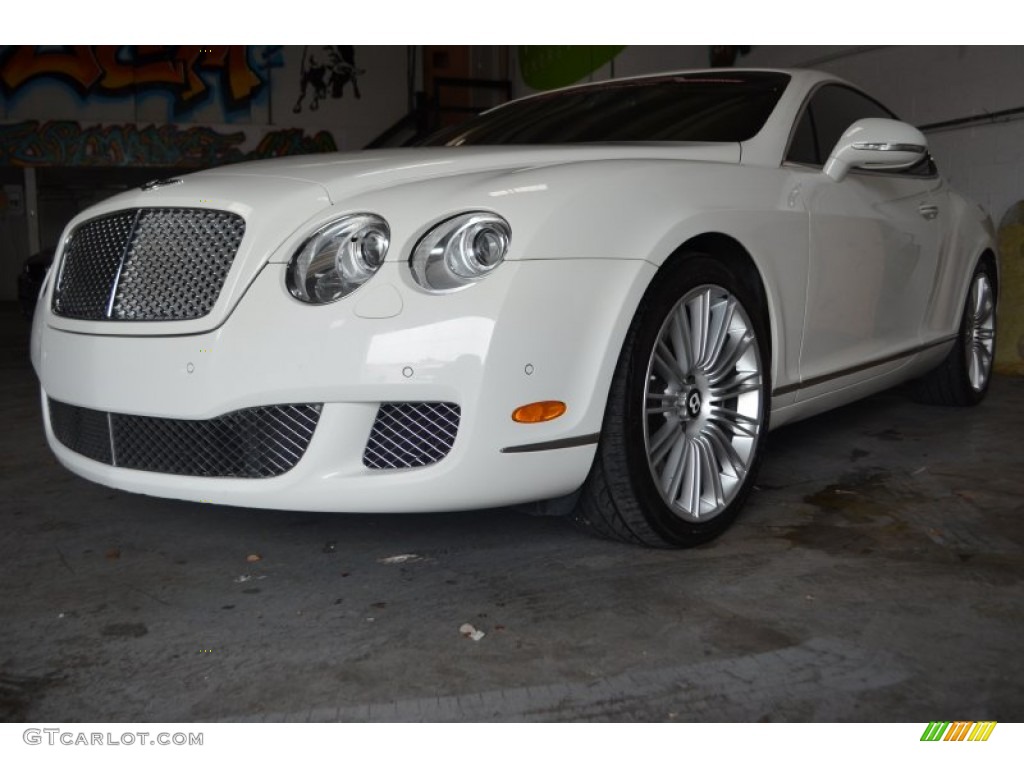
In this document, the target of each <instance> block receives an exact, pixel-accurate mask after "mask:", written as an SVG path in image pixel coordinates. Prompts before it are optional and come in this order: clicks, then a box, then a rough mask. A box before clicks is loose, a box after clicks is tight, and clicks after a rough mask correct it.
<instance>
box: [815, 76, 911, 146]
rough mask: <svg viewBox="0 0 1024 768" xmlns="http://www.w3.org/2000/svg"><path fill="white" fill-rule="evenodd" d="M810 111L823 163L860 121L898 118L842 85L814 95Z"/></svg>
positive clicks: (828, 86) (821, 90) (829, 87)
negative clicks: (841, 139) (870, 118)
mask: <svg viewBox="0 0 1024 768" xmlns="http://www.w3.org/2000/svg"><path fill="white" fill-rule="evenodd" d="M810 111H811V113H812V115H813V119H814V127H815V129H816V132H817V136H818V147H819V148H820V150H821V161H824V160H825V159H826V158H828V156H829V155H830V154H831V153H832V150H833V149H835V146H836V144H837V143H839V137H840V136H842V135H843V132H844V131H845V130H846V129H847V128H849V127H850V126H851V125H853V124H854V123H855V122H856V121H858V120H861V119H863V118H865V117H888V118H895V115H893V114H892V113H891V112H890V111H889V110H887V109H885V108H884V107H883V106H881V105H880V104H878V103H876V102H874V101H872V100H871V99H869V98H868V97H867V96H864V95H862V94H860V93H857V91H854V90H851V89H849V88H846V87H844V86H842V85H826V86H824V87H822V88H821V89H819V90H818V92H817V93H815V94H814V98H812V99H811V105H810Z"/></svg>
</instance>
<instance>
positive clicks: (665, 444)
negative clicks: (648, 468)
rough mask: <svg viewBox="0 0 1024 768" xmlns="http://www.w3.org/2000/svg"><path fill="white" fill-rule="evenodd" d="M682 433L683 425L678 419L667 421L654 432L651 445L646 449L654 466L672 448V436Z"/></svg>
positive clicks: (675, 436) (658, 463)
mask: <svg viewBox="0 0 1024 768" xmlns="http://www.w3.org/2000/svg"><path fill="white" fill-rule="evenodd" d="M682 433H683V425H682V424H680V423H679V422H678V421H667V422H665V424H663V425H662V427H661V428H660V429H659V430H658V431H657V432H655V433H654V435H653V436H652V437H651V440H650V444H651V447H650V448H649V449H648V451H647V455H648V456H650V460H651V464H652V465H653V466H654V467H658V466H659V465H660V464H661V462H662V461H663V460H664V459H665V456H666V455H667V454H668V452H669V451H670V450H672V446H673V445H675V442H674V441H673V438H678V437H680V436H681V435H682Z"/></svg>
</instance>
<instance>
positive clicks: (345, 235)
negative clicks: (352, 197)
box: [288, 213, 391, 304]
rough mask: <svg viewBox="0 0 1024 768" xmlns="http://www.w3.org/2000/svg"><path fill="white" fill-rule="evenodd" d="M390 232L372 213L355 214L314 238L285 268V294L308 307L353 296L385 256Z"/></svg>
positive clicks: (316, 234)
mask: <svg viewBox="0 0 1024 768" xmlns="http://www.w3.org/2000/svg"><path fill="white" fill-rule="evenodd" d="M390 239H391V230H390V229H389V228H388V223H387V222H386V221H384V219H382V218H381V217H380V216H375V215H373V214H372V213H357V214H352V215H350V216H345V217H344V218H341V219H338V220H337V221H334V222H331V223H330V224H328V225H327V226H326V227H323V228H321V229H319V230H318V231H317V232H315V233H314V234H313V236H312V237H310V238H309V239H308V240H307V241H306V242H305V243H303V245H302V247H301V248H299V250H298V252H297V253H296V254H295V255H294V256H293V257H292V260H291V262H290V263H289V264H288V290H289V291H291V294H292V296H294V297H295V298H297V299H300V300H301V301H307V302H309V303H311V304H327V303H329V302H332V301H337V300H338V299H340V298H342V297H343V296H347V295H348V294H350V293H352V291H354V290H355V289H356V288H358V287H359V286H360V285H362V284H363V283H365V282H366V281H367V280H369V279H370V278H371V277H373V276H374V274H376V272H377V270H378V269H380V266H381V264H383V263H384V257H385V256H386V255H387V252H388V243H389V242H390Z"/></svg>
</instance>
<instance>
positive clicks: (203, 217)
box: [53, 208, 245, 320]
mask: <svg viewBox="0 0 1024 768" xmlns="http://www.w3.org/2000/svg"><path fill="white" fill-rule="evenodd" d="M244 234H245V220H244V219H242V217H241V216H238V215H237V214H234V213H230V212H228V211H213V210H207V209H204V208H139V209H133V210H129V211H121V212H119V213H116V214H112V215H110V216H102V217H99V218H96V219H91V220H90V221H87V222H85V223H84V224H82V225H81V226H79V227H78V228H77V229H75V231H74V232H73V233H72V235H71V239H70V240H69V242H68V244H67V247H66V248H65V250H64V259H63V263H62V266H61V271H60V277H59V279H58V282H57V286H56V289H55V290H54V294H53V311H54V312H55V313H56V314H58V315H62V316H64V317H72V318H76V319H81V320H193V319H195V318H198V317H204V316H205V315H208V314H209V313H210V310H212V309H213V305H214V304H215V303H216V302H217V298H218V297H219V296H220V291H221V288H223V287H224V280H225V279H226V278H227V274H228V270H230V269H231V264H232V262H233V261H234V258H235V254H236V253H237V251H238V246H239V245H240V244H241V242H242V236H243V235H244Z"/></svg>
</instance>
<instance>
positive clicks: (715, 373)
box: [708, 331, 754, 386]
mask: <svg viewBox="0 0 1024 768" xmlns="http://www.w3.org/2000/svg"><path fill="white" fill-rule="evenodd" d="M733 338H734V341H733V343H732V344H731V345H730V347H729V348H728V349H727V350H726V351H724V352H723V354H721V355H720V356H719V359H718V361H717V362H716V363H715V366H714V367H713V368H711V370H709V371H708V381H709V382H711V384H712V386H714V385H715V384H718V382H720V381H721V380H722V379H724V378H725V377H726V376H728V375H729V374H731V373H732V372H733V370H734V369H735V367H736V364H737V363H738V362H739V359H740V358H741V357H743V355H744V353H745V352H746V351H747V350H748V349H750V347H751V346H752V345H753V343H754V334H752V333H751V332H750V331H747V332H746V333H744V334H743V335H742V336H740V337H739V338H735V337H733Z"/></svg>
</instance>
